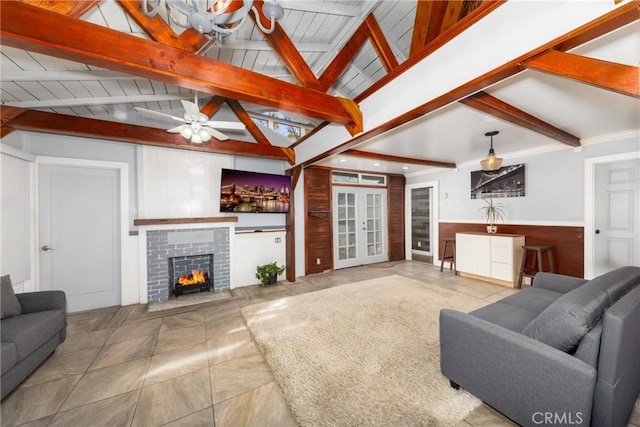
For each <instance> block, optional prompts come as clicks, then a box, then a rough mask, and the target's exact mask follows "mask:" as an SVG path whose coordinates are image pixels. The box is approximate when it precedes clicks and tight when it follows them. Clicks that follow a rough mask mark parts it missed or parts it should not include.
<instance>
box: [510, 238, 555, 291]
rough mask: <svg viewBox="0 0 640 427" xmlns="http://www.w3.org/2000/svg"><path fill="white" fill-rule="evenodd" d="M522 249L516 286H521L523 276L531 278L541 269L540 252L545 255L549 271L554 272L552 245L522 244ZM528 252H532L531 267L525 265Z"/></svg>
mask: <svg viewBox="0 0 640 427" xmlns="http://www.w3.org/2000/svg"><path fill="white" fill-rule="evenodd" d="M522 249H523V252H522V266H521V267H520V277H518V288H522V279H523V278H524V277H525V276H526V277H531V278H533V276H535V275H536V273H538V272H540V271H543V268H542V254H546V255H547V261H548V263H549V273H555V272H556V266H555V263H554V260H553V246H549V245H542V246H532V245H524V246H523V247H522ZM529 252H531V253H533V265H532V266H531V267H527V255H529Z"/></svg>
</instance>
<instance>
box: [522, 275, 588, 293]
mask: <svg viewBox="0 0 640 427" xmlns="http://www.w3.org/2000/svg"><path fill="white" fill-rule="evenodd" d="M587 282H588V280H585V279H579V278H577V277H572V276H565V275H562V274H555V273H545V272H540V273H536V275H535V276H534V277H533V285H532V286H534V287H536V288H543V289H548V290H550V291H555V292H561V293H563V294H566V293H567V292H570V291H572V290H574V289H576V288H577V287H579V286H581V285H583V284H585V283H587Z"/></svg>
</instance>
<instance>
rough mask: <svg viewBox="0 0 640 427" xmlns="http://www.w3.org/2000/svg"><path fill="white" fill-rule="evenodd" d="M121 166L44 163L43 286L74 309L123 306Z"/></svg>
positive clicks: (41, 173) (40, 203)
mask: <svg viewBox="0 0 640 427" xmlns="http://www.w3.org/2000/svg"><path fill="white" fill-rule="evenodd" d="M119 179H120V177H119V171H117V170H113V169H98V168H87V167H75V166H49V165H40V166H39V169H38V211H39V246H40V288H41V289H43V290H44V289H60V290H63V291H65V293H66V295H67V306H68V310H69V312H74V311H81V310H88V309H92V308H98V307H109V306H114V305H120V302H121V295H120V278H121V275H120V268H121V265H120V245H121V242H120V183H119Z"/></svg>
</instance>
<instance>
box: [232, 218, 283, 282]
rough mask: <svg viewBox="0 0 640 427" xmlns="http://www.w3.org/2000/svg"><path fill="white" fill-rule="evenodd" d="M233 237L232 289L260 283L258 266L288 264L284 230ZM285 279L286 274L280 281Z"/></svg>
mask: <svg viewBox="0 0 640 427" xmlns="http://www.w3.org/2000/svg"><path fill="white" fill-rule="evenodd" d="M232 237H233V238H234V242H233V246H232V247H233V250H232V254H231V289H234V288H239V287H241V286H250V285H257V284H258V283H260V281H259V280H258V279H256V267H257V266H258V265H262V264H267V263H269V262H274V261H275V262H276V263H277V264H278V265H284V264H286V263H287V254H286V247H287V245H286V239H287V232H286V231H284V230H278V231H264V232H259V233H254V232H237V233H236V234H235V236H232ZM285 273H286V271H285ZM284 277H285V276H284V274H283V275H280V276H278V280H284Z"/></svg>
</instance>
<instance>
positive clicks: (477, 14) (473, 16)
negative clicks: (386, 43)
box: [354, 0, 507, 102]
mask: <svg viewBox="0 0 640 427" xmlns="http://www.w3.org/2000/svg"><path fill="white" fill-rule="evenodd" d="M506 1H507V0H492V1H485V2H484V3H482V4H481V5H480V6H478V7H477V8H475V9H474V10H472V11H471V12H470V13H469V14H468V15H466V16H465V17H464V18H462V19H461V20H460V21H459V24H458V25H456V26H455V27H452V28H450V29H448V30H447V31H445V32H444V33H442V34H441V35H440V37H438V41H437V42H436V43H431V45H429V46H425V47H424V48H423V49H422V50H420V51H419V52H417V53H415V54H411V55H410V56H409V59H407V60H406V61H404V62H403V63H402V64H400V65H398V66H397V67H396V68H395V69H394V70H393V71H392V72H390V73H389V74H387V75H385V76H383V77H382V78H380V79H379V80H378V81H377V82H375V83H374V84H372V85H371V86H369V88H367V89H366V90H365V91H364V92H362V93H361V94H360V95H358V96H356V97H355V98H354V100H355V101H356V102H362V101H363V100H364V99H366V98H367V97H369V96H371V94H373V93H374V92H376V91H377V90H379V89H380V88H381V87H383V86H385V85H386V84H388V83H389V82H390V81H391V80H393V79H395V78H397V77H398V76H399V75H400V74H402V73H404V72H405V71H407V70H408V69H410V68H411V67H413V66H414V65H415V64H417V63H418V62H420V61H422V60H423V59H424V58H426V57H427V56H429V55H430V54H432V53H433V52H435V51H436V50H438V49H439V48H441V47H442V46H444V45H445V44H447V43H448V42H449V41H451V40H452V39H453V38H454V37H456V36H458V35H460V34H461V33H463V32H464V31H465V30H467V29H468V28H469V27H471V26H472V25H473V24H475V23H476V22H478V21H480V20H481V19H482V18H484V17H485V16H487V15H488V14H490V13H491V12H493V11H494V10H495V9H496V8H498V7H500V6H501V5H503V4H504V3H505V2H506ZM419 3H423V0H420V2H419ZM427 3H430V1H427Z"/></svg>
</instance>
